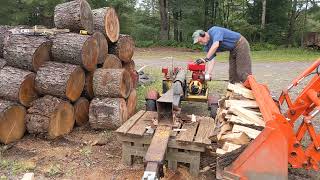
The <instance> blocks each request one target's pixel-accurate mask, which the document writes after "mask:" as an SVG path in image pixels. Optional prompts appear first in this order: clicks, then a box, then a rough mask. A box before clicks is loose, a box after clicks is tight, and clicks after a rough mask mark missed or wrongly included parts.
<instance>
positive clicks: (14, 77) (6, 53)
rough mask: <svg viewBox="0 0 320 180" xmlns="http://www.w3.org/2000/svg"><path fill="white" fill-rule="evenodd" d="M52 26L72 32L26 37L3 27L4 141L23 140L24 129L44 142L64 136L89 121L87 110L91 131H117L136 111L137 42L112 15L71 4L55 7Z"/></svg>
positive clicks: (0, 116) (80, 2)
mask: <svg viewBox="0 0 320 180" xmlns="http://www.w3.org/2000/svg"><path fill="white" fill-rule="evenodd" d="M54 24H55V26H56V28H60V29H69V30H70V31H71V32H70V33H58V34H55V35H52V36H31V35H23V34H17V33H13V32H16V31H12V29H13V28H14V27H10V26H0V142H2V143H5V144H7V143H10V142H13V141H16V140H18V139H20V138H22V137H23V135H24V133H25V131H26V130H27V131H28V132H29V133H31V134H44V135H45V136H46V137H48V138H56V137H59V136H62V135H65V134H67V133H69V132H70V131H71V130H72V129H73V127H74V124H76V125H79V126H82V125H85V124H86V123H87V122H88V120H89V107H90V125H91V126H92V128H95V129H96V128H99V129H101V128H111V129H114V128H116V127H118V126H120V125H121V123H122V122H123V121H125V120H126V119H127V118H128V116H131V115H132V114H133V113H134V111H135V106H136V105H135V104H136V102H137V100H136V98H137V96H136V90H135V88H134V87H136V71H135V67H134V61H133V60H132V56H133V51H134V42H133V39H132V38H131V37H130V36H128V35H119V29H120V28H119V20H118V17H117V14H116V12H115V10H114V9H113V8H101V9H96V10H91V7H90V5H89V4H88V2H87V1H85V0H75V1H70V2H66V3H62V4H58V5H57V6H56V7H55V11H54ZM16 29H17V28H15V30H16ZM80 30H85V31H86V32H87V34H88V35H82V34H80V33H79V32H80ZM108 52H109V53H110V54H108ZM111 53H112V54H111ZM97 67H101V68H98V69H97ZM101 97H103V98H101ZM105 97H108V98H105ZM92 99H93V100H92ZM91 100H92V102H91V106H90V101H91ZM104 115H106V116H108V118H107V117H105V116H104ZM103 124H108V126H103ZM98 126H99V127H98Z"/></svg>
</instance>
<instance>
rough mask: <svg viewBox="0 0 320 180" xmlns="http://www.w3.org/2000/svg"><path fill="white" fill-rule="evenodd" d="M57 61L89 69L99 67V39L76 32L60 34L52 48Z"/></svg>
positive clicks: (54, 40)
mask: <svg viewBox="0 0 320 180" xmlns="http://www.w3.org/2000/svg"><path fill="white" fill-rule="evenodd" d="M51 52H52V56H53V59H54V60H55V61H58V62H64V63H70V64H76V65H82V66H83V67H84V68H85V69H86V70H88V71H94V70H95V69H96V67H97V63H98V56H99V46H98V42H97V40H96V39H95V38H94V37H92V36H88V35H80V34H75V33H64V34H58V35H56V36H55V37H54V38H53V45H52V48H51Z"/></svg>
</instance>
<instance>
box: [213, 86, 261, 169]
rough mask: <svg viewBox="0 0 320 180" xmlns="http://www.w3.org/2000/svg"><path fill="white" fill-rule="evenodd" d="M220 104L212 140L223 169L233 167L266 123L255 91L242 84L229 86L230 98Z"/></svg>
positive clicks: (227, 96)
mask: <svg viewBox="0 0 320 180" xmlns="http://www.w3.org/2000/svg"><path fill="white" fill-rule="evenodd" d="M218 104H219V109H218V111H217V116H216V118H215V121H216V124H217V126H216V130H215V133H214V136H212V137H211V138H210V139H211V140H212V142H213V144H214V145H215V148H212V151H215V152H214V153H213V154H215V155H217V156H218V164H219V166H220V168H221V166H222V167H225V166H228V165H229V164H231V163H232V162H233V161H234V160H235V159H236V158H237V156H238V155H239V154H240V153H241V152H242V150H244V149H245V147H246V146H247V145H248V144H249V143H250V142H251V141H252V140H254V139H255V138H256V137H257V136H258V135H259V134H260V133H261V131H262V130H263V128H264V126H265V122H264V121H263V119H262V114H261V113H260V110H259V106H258V104H257V102H256V101H255V98H254V96H253V94H252V92H251V90H250V89H247V88H246V87H244V86H243V85H242V84H229V85H228V91H227V94H226V96H225V97H223V98H222V99H220V100H219V102H218Z"/></svg>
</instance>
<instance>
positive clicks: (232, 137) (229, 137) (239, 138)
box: [220, 132, 250, 145]
mask: <svg viewBox="0 0 320 180" xmlns="http://www.w3.org/2000/svg"><path fill="white" fill-rule="evenodd" d="M220 140H221V141H228V142H232V143H234V144H239V145H243V144H249V142H250V137H249V136H248V135H247V134H246V133H243V132H240V133H229V134H226V135H223V136H221V139H220Z"/></svg>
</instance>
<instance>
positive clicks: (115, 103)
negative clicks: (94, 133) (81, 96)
mask: <svg viewBox="0 0 320 180" xmlns="http://www.w3.org/2000/svg"><path fill="white" fill-rule="evenodd" d="M127 119H128V112H127V105H126V101H125V100H124V99H122V98H101V99H100V98H94V99H93V100H92V101H91V103H90V108H89V123H90V126H91V127H92V128H93V129H110V130H115V129H117V128H119V127H120V126H121V125H122V124H123V123H124V122H125V121H126V120H127Z"/></svg>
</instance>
